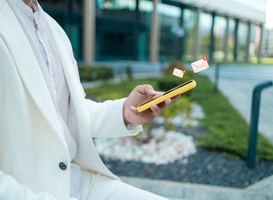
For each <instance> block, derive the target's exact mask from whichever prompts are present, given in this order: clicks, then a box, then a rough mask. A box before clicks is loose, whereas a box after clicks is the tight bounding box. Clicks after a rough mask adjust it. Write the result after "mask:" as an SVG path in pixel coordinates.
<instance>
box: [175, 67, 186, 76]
mask: <svg viewBox="0 0 273 200" xmlns="http://www.w3.org/2000/svg"><path fill="white" fill-rule="evenodd" d="M173 75H175V76H178V77H180V78H182V77H183V75H184V73H183V71H182V70H180V69H176V68H174V70H173Z"/></svg>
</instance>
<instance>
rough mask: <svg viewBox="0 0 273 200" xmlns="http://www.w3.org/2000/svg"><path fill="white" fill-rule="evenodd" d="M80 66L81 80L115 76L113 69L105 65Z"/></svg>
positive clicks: (105, 78) (103, 78) (104, 78)
mask: <svg viewBox="0 0 273 200" xmlns="http://www.w3.org/2000/svg"><path fill="white" fill-rule="evenodd" d="M78 68H79V75H80V79H81V81H95V80H107V79H110V78H113V77H114V73H113V69H112V68H111V67H107V66H105V65H99V66H97V67H93V66H86V65H80V66H79V67H78Z"/></svg>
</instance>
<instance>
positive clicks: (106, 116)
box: [86, 98, 142, 137]
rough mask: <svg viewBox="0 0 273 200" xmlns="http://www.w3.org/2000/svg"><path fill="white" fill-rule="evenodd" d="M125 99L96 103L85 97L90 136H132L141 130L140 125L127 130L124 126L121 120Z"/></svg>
mask: <svg viewBox="0 0 273 200" xmlns="http://www.w3.org/2000/svg"><path fill="white" fill-rule="evenodd" d="M125 100H126V98H123V99H119V100H114V101H112V100H108V101H105V102H103V103H97V102H94V101H91V100H88V99H86V107H87V109H88V113H89V118H90V129H91V135H92V137H124V136H134V135H137V134H138V133H139V132H140V131H142V126H141V125H136V129H135V130H134V131H130V130H128V129H127V127H126V126H125V124H124V121H123V104H124V101H125Z"/></svg>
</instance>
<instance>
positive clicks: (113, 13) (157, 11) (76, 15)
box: [39, 0, 267, 63]
mask: <svg viewBox="0 0 273 200" xmlns="http://www.w3.org/2000/svg"><path fill="white" fill-rule="evenodd" d="M39 2H40V4H41V5H42V7H43V9H44V10H45V11H46V12H48V13H49V14H50V15H51V16H52V17H53V18H55V19H56V20H57V22H58V23H59V24H60V25H61V26H62V27H63V28H64V29H65V31H66V33H67V34H68V36H69V38H70V40H71V42H72V46H73V50H74V54H75V57H76V58H77V60H79V61H83V62H86V63H92V62H93V61H114V60H132V61H151V62H158V61H161V60H164V61H170V60H184V61H194V60H197V59H200V58H202V57H203V55H207V56H208V59H209V61H219V62H233V61H238V62H240V61H248V62H251V61H252V60H253V59H258V60H260V55H261V53H262V52H261V51H262V45H261V44H262V42H261V41H262V39H263V29H264V28H263V27H264V23H265V11H266V3H267V2H266V0H248V1H245V0H194V1H193V0H162V1H161V0H153V1H151V0H54V1H53V0H40V1H39Z"/></svg>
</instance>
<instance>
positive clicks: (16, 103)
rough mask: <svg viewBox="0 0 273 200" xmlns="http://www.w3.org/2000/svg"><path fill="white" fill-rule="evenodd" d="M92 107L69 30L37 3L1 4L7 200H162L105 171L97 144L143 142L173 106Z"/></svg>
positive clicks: (3, 198) (1, 139)
mask: <svg viewBox="0 0 273 200" xmlns="http://www.w3.org/2000/svg"><path fill="white" fill-rule="evenodd" d="M157 94H158V92H155V91H154V90H153V88H152V86H150V85H140V86H137V87H136V88H135V89H134V90H133V91H132V92H131V93H130V95H129V96H128V98H124V99H120V100H116V101H106V102H103V103H96V102H94V101H91V100H87V99H85V93H84V90H83V88H82V86H81V83H80V80H79V75H78V68H77V63H76V61H75V59H74V57H73V53H72V48H71V44H70V42H69V39H68V38H67V36H66V34H65V32H64V31H63V29H62V28H61V27H60V26H59V25H58V24H57V23H56V22H55V21H54V20H53V19H52V18H51V17H50V16H48V15H47V14H46V13H45V12H44V11H43V10H42V8H41V7H40V6H39V4H38V2H37V1H36V0H23V1H22V0H0V200H68V199H71V200H72V199H74V200H75V199H80V200H106V199H107V200H116V199H118V200H125V199H130V200H137V199H141V200H145V199H149V200H160V199H165V198H163V197H160V196H157V195H155V194H152V193H149V192H147V191H143V190H140V189H137V188H134V187H132V186H129V185H127V184H125V183H123V182H121V181H120V180H119V178H118V177H116V176H115V175H113V174H112V173H111V172H110V171H109V170H108V169H107V168H106V166H105V165H104V164H103V163H102V161H101V159H100V158H99V155H98V154H97V152H96V149H95V146H94V144H93V141H92V137H123V136H132V135H136V134H137V133H138V132H139V131H141V130H142V126H141V125H142V124H144V123H147V122H149V121H151V120H152V119H153V118H154V117H155V116H158V115H160V113H161V111H162V109H165V108H168V107H169V106H170V105H171V101H172V100H176V99H178V98H179V97H180V96H177V97H175V98H173V99H168V100H166V101H165V102H164V103H163V104H161V105H155V104H153V105H152V106H151V108H150V110H149V111H147V112H144V113H138V112H137V110H136V106H137V105H138V104H139V103H141V102H143V101H144V100H147V99H149V98H151V97H152V96H155V95H157Z"/></svg>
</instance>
